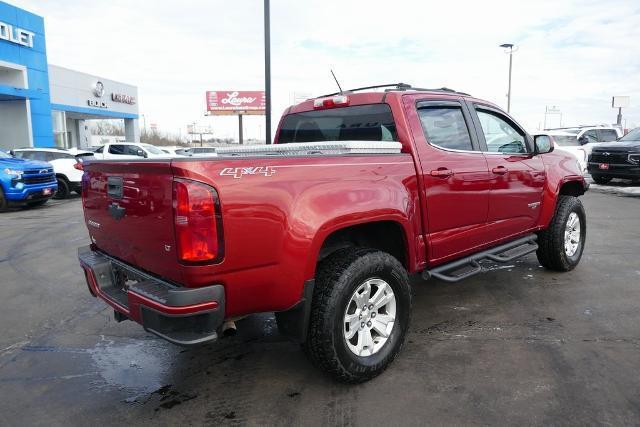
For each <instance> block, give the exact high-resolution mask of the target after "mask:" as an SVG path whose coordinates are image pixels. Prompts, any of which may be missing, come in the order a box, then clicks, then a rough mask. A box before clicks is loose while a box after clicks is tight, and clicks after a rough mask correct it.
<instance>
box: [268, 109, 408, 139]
mask: <svg viewBox="0 0 640 427" xmlns="http://www.w3.org/2000/svg"><path fill="white" fill-rule="evenodd" d="M397 140H398V135H397V133H396V124H395V122H394V120H393V115H392V114H391V108H390V107H389V105H388V104H370V105H355V106H351V107H342V108H329V109H323V110H314V111H306V112H303V113H295V114H289V115H287V116H285V118H284V119H283V120H282V124H281V126H280V135H279V137H278V141H277V142H276V144H287V143H292V142H330V141H397Z"/></svg>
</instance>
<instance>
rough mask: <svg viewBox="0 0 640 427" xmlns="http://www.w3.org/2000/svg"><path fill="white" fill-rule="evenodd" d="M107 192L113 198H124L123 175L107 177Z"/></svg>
mask: <svg viewBox="0 0 640 427" xmlns="http://www.w3.org/2000/svg"><path fill="white" fill-rule="evenodd" d="M107 194H108V195H109V197H111V198H113V199H122V177H121V176H110V177H108V178H107Z"/></svg>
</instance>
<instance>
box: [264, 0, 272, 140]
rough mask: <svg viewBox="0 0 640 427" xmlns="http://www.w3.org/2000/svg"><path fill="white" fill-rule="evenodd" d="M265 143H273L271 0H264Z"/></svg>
mask: <svg viewBox="0 0 640 427" xmlns="http://www.w3.org/2000/svg"><path fill="white" fill-rule="evenodd" d="M264 101H265V111H264V112H265V143H266V144H271V23H270V12H269V0H264Z"/></svg>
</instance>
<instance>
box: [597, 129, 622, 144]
mask: <svg viewBox="0 0 640 427" xmlns="http://www.w3.org/2000/svg"><path fill="white" fill-rule="evenodd" d="M617 139H618V133H617V132H616V131H615V130H613V129H598V140H599V141H600V142H611V141H615V140H617Z"/></svg>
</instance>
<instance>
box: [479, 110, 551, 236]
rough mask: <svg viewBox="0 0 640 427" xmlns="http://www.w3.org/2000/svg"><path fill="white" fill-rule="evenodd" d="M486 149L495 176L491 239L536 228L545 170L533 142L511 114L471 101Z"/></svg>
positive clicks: (482, 144) (490, 224)
mask: <svg viewBox="0 0 640 427" xmlns="http://www.w3.org/2000/svg"><path fill="white" fill-rule="evenodd" d="M469 107H470V110H471V111H472V115H473V119H474V122H475V124H476V126H475V127H476V130H477V132H478V139H479V141H480V145H481V147H482V151H483V152H484V155H485V157H486V159H487V165H488V168H489V172H490V174H491V175H492V180H491V192H490V195H489V212H488V216H487V227H488V228H487V231H488V241H487V243H488V242H495V241H498V240H505V239H508V238H510V237H512V236H515V235H518V234H522V233H523V232H526V231H527V230H529V229H531V228H533V227H534V226H535V225H536V223H537V220H538V218H539V216H540V209H541V203H542V190H543V188H544V182H545V175H546V174H545V170H544V164H543V162H542V158H541V157H540V156H534V155H533V141H532V140H531V138H530V137H529V135H528V134H527V133H526V132H525V131H524V130H523V129H522V128H521V127H520V126H519V125H518V124H517V123H516V122H515V121H513V119H511V118H510V117H509V116H507V115H506V114H504V113H503V112H502V111H500V110H498V109H496V108H494V107H492V106H488V105H483V104H478V103H471V102H470V103H469Z"/></svg>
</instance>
